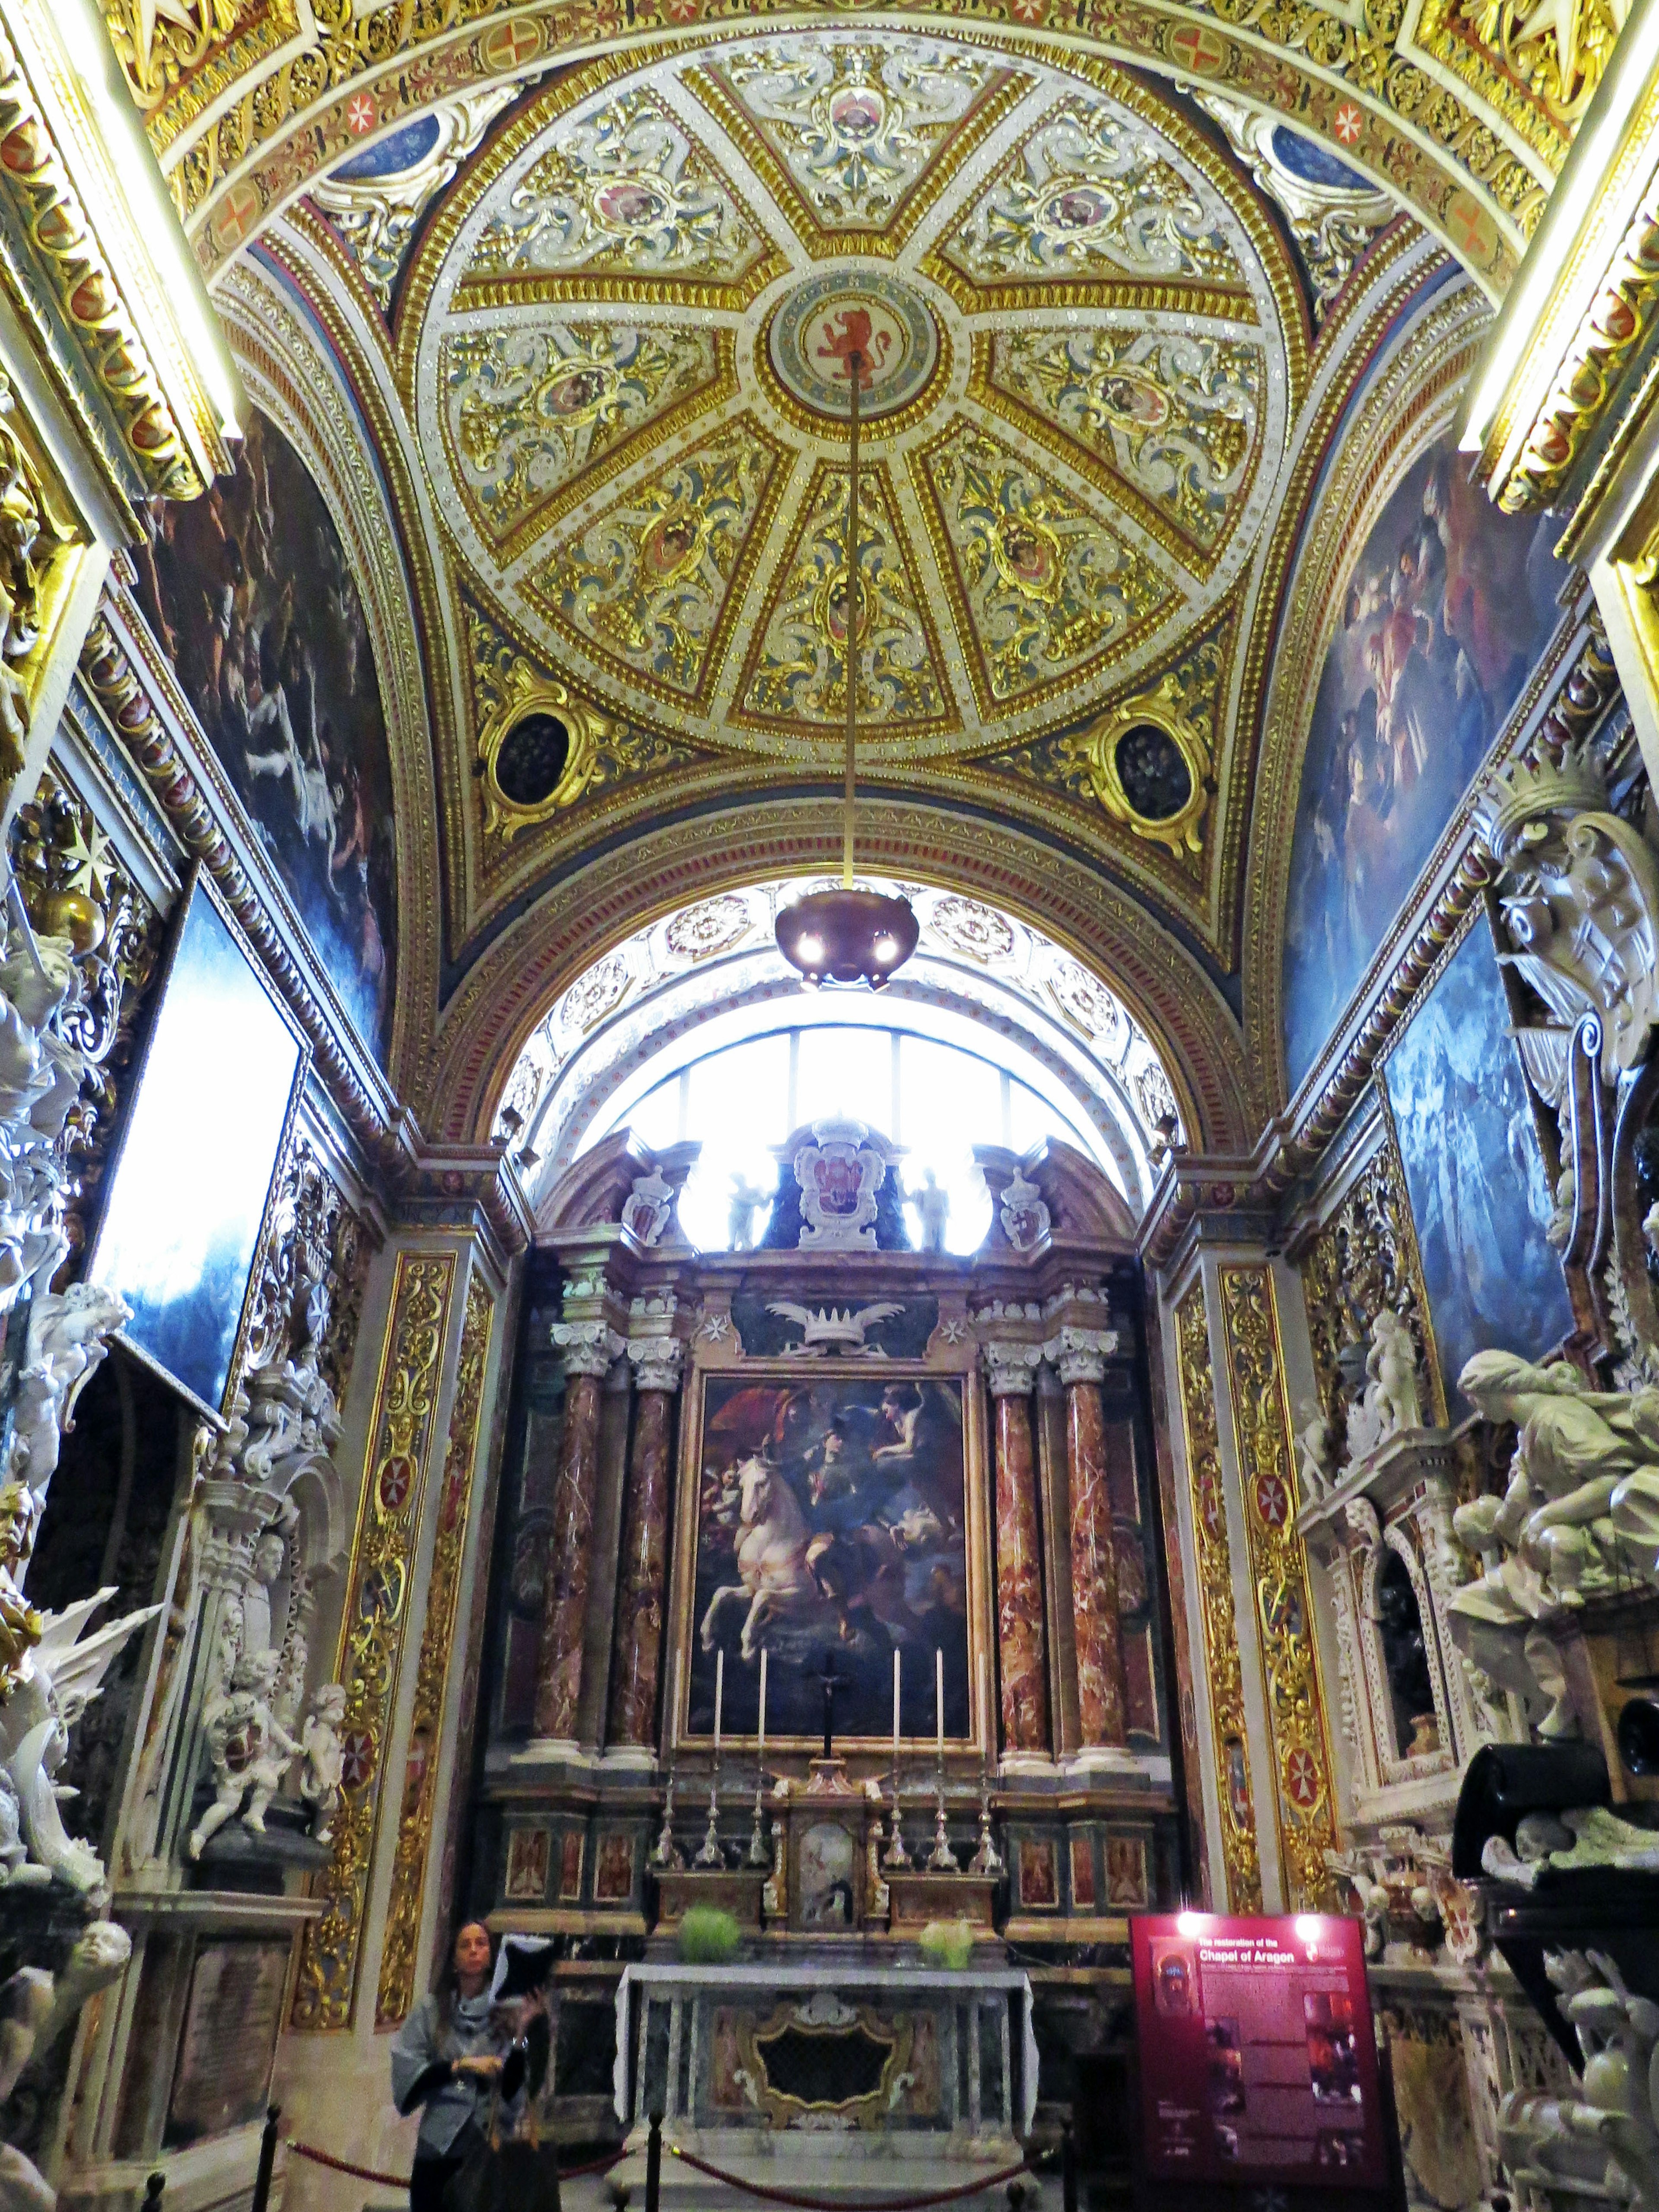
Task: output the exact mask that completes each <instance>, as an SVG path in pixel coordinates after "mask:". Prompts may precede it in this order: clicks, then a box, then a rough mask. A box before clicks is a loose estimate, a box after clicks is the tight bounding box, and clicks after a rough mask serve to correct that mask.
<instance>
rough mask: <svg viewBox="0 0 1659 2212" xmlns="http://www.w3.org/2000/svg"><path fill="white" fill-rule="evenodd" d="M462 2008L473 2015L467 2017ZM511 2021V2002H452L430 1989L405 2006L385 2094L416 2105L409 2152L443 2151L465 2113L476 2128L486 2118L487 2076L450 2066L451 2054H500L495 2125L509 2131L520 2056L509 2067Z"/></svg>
mask: <svg viewBox="0 0 1659 2212" xmlns="http://www.w3.org/2000/svg"><path fill="white" fill-rule="evenodd" d="M446 2012H447V2015H448V2017H447V2020H446V2017H445V2015H446ZM468 2014H473V2015H475V2017H474V2020H473V2021H471V2022H470V2021H468V2019H467V2017H466V2015H468ZM512 2044H513V2008H508V2009H507V2010H505V2011H501V2010H496V2011H491V2010H489V2009H487V2008H485V2009H482V2010H480V2009H479V2008H477V2007H476V2006H475V2005H466V2006H458V2005H457V2003H456V2002H455V2000H454V1999H453V1998H452V1999H450V2000H449V2001H448V2003H447V2005H446V2003H445V2002H444V2000H442V1999H441V1998H440V1997H438V1996H424V1997H422V1999H421V2001H420V2002H419V2003H418V2004H417V2005H416V2008H415V2009H414V2010H413V2012H411V2013H410V2015H409V2018H408V2019H407V2020H406V2021H404V2024H403V2026H402V2027H400V2028H399V2029H398V2033H397V2036H396V2038H395V2039H394V2040H393V2042H392V2098H393V2100H394V2101H395V2103H396V2105H397V2107H398V2111H399V2112H414V2111H415V2110H416V2107H417V2106H418V2107H419V2109H420V2114H421V2132H420V2136H419V2139H418V2140H417V2142H416V2147H415V2155H416V2158H447V2157H448V2156H449V2155H450V2154H451V2153H452V2152H453V2150H454V2149H455V2148H456V2145H457V2142H458V2139H459V2136H460V2135H461V2132H462V2130H464V2129H465V2126H466V2124H467V2123H468V2121H469V2120H476V2121H477V2124H478V2129H479V2131H480V2133H482V2132H483V2130H486V2129H487V2128H488V2127H489V2107H490V2100H491V2099H492V2097H493V2096H494V2094H495V2084H494V2083H493V2082H490V2081H484V2080H483V2079H482V2078H481V2077H480V2076H479V2075H476V2074H458V2073H455V2072H453V2070H452V2069H453V2064H454V2062H455V2060H456V2059H458V2058H482V2057H492V2058H506V2059H507V2069H505V2071H504V2073H503V2075H502V2080H501V2089H502V2096H501V2132H502V2134H503V2135H509V2136H510V2135H511V2134H512V2133H513V2129H514V2127H515V2125H516V2124H517V2121H518V2118H519V2115H520V2112H521V2111H522V2110H523V2107H524V2102H525V2093H524V2072H525V2069H524V2066H523V2064H522V2063H519V2064H518V2065H517V2066H516V2067H515V2066H514V2065H513V2060H512V2059H511V2058H510V2057H508V2056H507V2054H508V2052H509V2051H510V2050H511V2048H512ZM515 2074H516V2075H517V2079H516V2080H515V2079H514V2078H513V2077H514V2075H515ZM509 2091H510V2092H511V2093H510V2094H509V2093H508V2092H509ZM463 2148H464V2146H463Z"/></svg>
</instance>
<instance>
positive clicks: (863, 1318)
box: [853, 1306, 904, 1335]
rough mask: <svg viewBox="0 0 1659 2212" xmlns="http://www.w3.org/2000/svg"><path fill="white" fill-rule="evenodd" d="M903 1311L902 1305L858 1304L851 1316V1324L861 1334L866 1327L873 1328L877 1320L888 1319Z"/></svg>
mask: <svg viewBox="0 0 1659 2212" xmlns="http://www.w3.org/2000/svg"><path fill="white" fill-rule="evenodd" d="M903 1311H904V1308H903V1307H902V1306H860V1308H859V1310H858V1311H857V1312H856V1313H855V1314H854V1316H853V1326H854V1328H855V1329H857V1330H858V1331H859V1333H860V1335H862V1334H863V1332H864V1331H865V1330H866V1328H874V1326H875V1324H876V1323H877V1322H878V1321H890V1320H891V1319H892V1317H893V1316H894V1315H895V1314H902V1312H903Z"/></svg>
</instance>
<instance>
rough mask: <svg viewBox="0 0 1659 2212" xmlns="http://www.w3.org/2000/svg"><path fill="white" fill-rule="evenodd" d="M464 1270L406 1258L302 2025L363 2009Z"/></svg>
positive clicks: (363, 1540)
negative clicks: (372, 1881)
mask: <svg viewBox="0 0 1659 2212" xmlns="http://www.w3.org/2000/svg"><path fill="white" fill-rule="evenodd" d="M454 1278H455V1259H454V1255H453V1254H451V1253H440V1254H435V1255H429V1254H423V1253H414V1252H404V1253H401V1254H400V1255H398V1269H397V1275H396V1278H395V1280H394V1282H393V1285H392V1308H391V1315H390V1318H389V1320H388V1322H387V1325H386V1350H385V1352H384V1354H383V1357H382V1361H381V1367H380V1383H379V1387H378V1389H377V1390H376V1393H375V1410H374V1422H373V1425H372V1427H371V1430H370V1435H371V1436H372V1437H373V1439H374V1442H373V1444H372V1446H371V1449H370V1456H369V1462H368V1470H367V1473H366V1476H365V1480H364V1483H363V1490H362V1498H361V1500H360V1501H359V1504H358V1510H357V1528H356V1538H355V1540H354V1541H353V1544H352V1550H351V1565H350V1568H349V1572H348V1574H347V1577H346V1601H345V1612H344V1616H343V1620H342V1624H341V1630H340V1644H339V1651H338V1656H337V1664H336V1667H335V1670H334V1671H335V1673H336V1674H337V1676H338V1678H339V1679H340V1680H341V1681H343V1683H345V1684H346V1685H347V1705H346V1711H345V1717H344V1723H343V1726H342V1727H341V1728H340V1729H339V1731H338V1735H339V1741H340V1749H341V1754H342V1770H341V1776H340V1802H339V1805H338V1808H337V1811H336V1812H335V1814H334V1820H333V1832H334V1856H333V1858H332V1861H331V1863H330V1865H329V1866H328V1868H327V1869H325V1871H324V1873H323V1874H322V1875H320V1876H319V1878H318V1879H319V1893H320V1894H321V1896H322V1897H323V1899H324V1900H325V1910H324V1912H323V1915H322V1917H321V1918H320V1919H319V1920H316V1921H313V1922H312V1923H310V1924H309V1925H308V1926H307V1929H306V1934H305V1943H304V1948H303V1950H302V1952H301V1959H300V1967H299V1975H298V1979H297V1983H296V1985H295V1993H294V2002H293V2010H292V2015H291V2018H292V2022H293V2025H294V2026H295V2027H296V2028H336V2029H337V2028H344V2027H349V2026H350V2025H351V2023H352V2021H353V2019H354V2017H355V2016H356V2004H357V1977H358V1972H359V1968H360V1966H361V1962H362V1940H363V1931H364V1914H365V1911H366V1909H367V1905H368V1872H369V1867H370V1864H371V1862H372V1860H373V1858H374V1839H375V1837H376V1835H377V1834H378V1832H379V1829H380V1809H381V1804H382V1801H383V1798H384V1795H385V1790H386V1783H387V1779H388V1777H387V1773H386V1739H387V1735H388V1733H389V1731H390V1729H391V1726H392V1713H393V1710H394V1706H395V1702H396V1698H397V1689H398V1674H399V1671H400V1668H401V1665H402V1660H403V1648H404V1640H405V1637H406V1634H407V1630H408V1620H409V1603H408V1600H409V1582H410V1557H411V1554H412V1553H413V1551H414V1548H415V1541H416V1534H417V1532H418V1530H419V1528H420V1522H421V1509H422V1501H423V1499H424V1497H425V1494H426V1480H427V1471H428V1461H429V1458H430V1455H431V1451H432V1445H433V1421H434V1416H435V1413H436V1409H437V1399H438V1390H439V1386H440V1383H441V1379H442V1364H441V1363H442V1358H443V1347H444V1341H445V1338H446V1336H447V1331H448V1322H449V1309H450V1301H451V1298H452V1297H453V1292H454Z"/></svg>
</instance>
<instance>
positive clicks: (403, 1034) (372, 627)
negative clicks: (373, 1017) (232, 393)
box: [219, 264, 439, 1090]
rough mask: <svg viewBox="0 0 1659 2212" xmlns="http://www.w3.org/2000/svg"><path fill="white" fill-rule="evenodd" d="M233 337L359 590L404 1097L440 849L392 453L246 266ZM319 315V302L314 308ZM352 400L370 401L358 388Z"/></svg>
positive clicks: (264, 275)
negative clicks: (388, 877)
mask: <svg viewBox="0 0 1659 2212" xmlns="http://www.w3.org/2000/svg"><path fill="white" fill-rule="evenodd" d="M219 301H220V306H221V309H222V313H223V314H224V318H225V325H226V330H227V333H228V336H229V337H230V339H231V343H232V346H233V349H234V353H235V356H236V359H237V362H238V364H239V366H240V368H241V371H242V374H243V376H244V378H245V379H246V382H247V386H248V390H249V393H250V395H251V396H252V398H254V399H255V400H256V401H257V402H258V404H260V405H261V406H262V407H264V409H265V410H266V411H267V412H268V413H270V415H271V416H272V417H273V419H274V420H275V421H276V423H277V425H278V427H279V428H281V429H282V430H283V431H284V432H285V433H286V435H288V437H289V440H290V441H291V442H292V444H293V445H294V446H295V450H296V451H297V452H298V453H299V454H300V457H301V459H302V460H303V461H304V462H305V464H306V465H307V468H308V469H309V470H310V471H311V473H312V475H313V477H314V478H315V480H316V482H317V483H318V485H319V489H320V490H321V491H322V493H323V495H324V498H325V501H327V504H328V507H329V510H330V512H331V514H332V515H333V517H334V520H335V521H336V523H337V526H338V527H339V530H340V533H341V536H342V538H343V540H344V543H345V546H346V550H347V552H348V554H349V557H350V560H351V564H352V573H353V574H354V576H355V577H356V580H357V583H358V585H359V587H360V589H361V590H362V599H363V606H364V611H365V614H366V616H367V617H368V628H369V641H370V646H371V648H372V651H373V653H374V669H375V674H376V677H377V678H378V680H379V683H380V696H381V704H382V708H383V711H384V713H385V717H386V731H387V738H388V750H389V752H390V755H391V763H392V804H393V816H394V823H395V829H396V834H395V836H394V839H393V845H394V849H395V852H396V855H397V869H398V951H397V961H398V964H397V969H396V973H397V978H398V988H397V992H396V994H395V1001H394V1009H393V1016H392V1042H391V1048H390V1051H389V1054H388V1056H387V1072H388V1073H389V1075H390V1076H391V1079H392V1082H393V1084H394V1085H395V1086H396V1087H397V1088H398V1089H399V1090H402V1089H403V1087H404V1084H403V1074H404V1068H405V1066H406V1065H408V1064H409V1062H410V1060H411V1058H412V1056H413V1054H415V1053H416V1051H417V1050H418V1048H419V1044H420V1041H421V1039H422V1035H423V1033H424V1032H425V1031H426V1030H427V1027H428V1024H429V1022H430V1019H431V1014H430V1012H429V1009H430V1008H431V1007H432V1006H435V1003H436V999H437V991H438V931H437V924H438V874H439V858H438V847H437V839H436V836H435V833H434V829H433V826H432V825H433V822H434V815H435V796H436V794H435V791H434V788H433V783H432V758H433V752H434V750H435V748H434V746H433V744H432V742H431V739H430V737H429V735H428V731H429V707H428V702H429V699H430V697H431V696H432V692H431V690H429V689H428V684H427V681H426V678H425V673H424V671H425V665H426V655H425V653H424V651H423V649H422V634H421V626H420V621H419V614H418V610H417V604H416V597H415V594H414V593H413V592H412V591H411V587H410V575H409V572H408V570H407V569H406V568H405V565H404V558H403V555H404V550H405V548H406V547H407V545H408V544H409V542H410V539H409V533H408V532H406V531H405V530H404V529H402V528H400V527H399V526H398V525H399V518H398V515H397V513H396V506H395V501H392V502H390V511H388V510H389V501H388V491H389V486H388V483H387V482H386V479H385V478H383V477H382V476H381V474H380V471H378V470H377V469H376V468H375V466H374V460H375V459H382V460H384V457H385V452H386V447H385V444H384V442H382V441H379V440H377V441H376V443H377V447H378V452H377V453H373V454H371V453H370V452H369V451H368V450H366V449H365V447H364V443H363V441H362V435H361V433H360V429H359V426H358V422H357V419H356V412H355V410H354V409H353V407H352V404H351V401H350V399H349V398H348V395H347V392H346V391H345V390H344V389H343V387H342V385H341V382H340V379H339V375H338V373H337V367H336V364H334V363H333V362H330V361H329V360H328V359H327V358H326V356H325V355H324V353H323V352H322V350H321V349H320V348H319V346H318V344H317V342H316V338H315V335H314V333H313V331H312V330H311V328H310V327H309V325H308V324H307V322H306V321H305V320H303V319H301V316H300V315H298V314H297V313H295V309H294V307H293V306H292V305H291V304H290V302H289V300H288V299H286V298H284V297H283V288H282V286H281V284H280V283H279V282H277V281H276V280H274V279H273V278H272V277H271V276H270V274H269V273H268V272H267V271H264V270H258V269H257V268H256V267H255V265H254V264H248V265H247V266H246V268H243V269H240V270H235V271H234V272H233V273H232V275H231V277H230V279H229V280H228V283H226V284H225V285H223V286H222V287H221V289H220V293H219ZM311 304H312V305H313V307H315V308H317V310H318V311H319V312H321V311H322V303H319V302H315V301H313V302H312V303H311ZM354 382H355V396H356V398H357V399H358V400H359V401H360V402H362V400H363V398H364V397H365V392H364V388H363V386H362V383H361V382H356V380H354Z"/></svg>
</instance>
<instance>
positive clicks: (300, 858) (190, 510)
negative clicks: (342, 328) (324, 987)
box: [137, 407, 398, 1066]
mask: <svg viewBox="0 0 1659 2212" xmlns="http://www.w3.org/2000/svg"><path fill="white" fill-rule="evenodd" d="M145 521H146V525H147V528H146V535H145V538H144V540H143V543H142V544H140V546H139V548H138V552H137V564H138V598H139V601H140V604H141V605H143V610H144V612H145V615H146V617H148V619H149V623H150V626H151V628H152V629H154V630H155V635H156V638H157V641H158V642H159V643H160V645H161V648H162V650H163V651H164V652H165V653H167V656H168V658H169V659H171V661H172V662H173V667H174V669H175V671H177V674H178V677H179V683H180V684H181V685H182V687H183V689H184V691H185V696H187V697H188V699H189V701H190V703H191V706H192V707H193V708H195V710H196V719H197V721H198V722H200V724H201V726H202V730H203V733H204V736H205V737H206V738H207V740H208V743H209V744H210V745H211V746H212V748H213V750H214V751H215V752H216V754H217V756H218V758H219V762H220V764H221V766H222V768H223V769H224V771H225V774H226V775H227V776H228V778H229V779H230V781H231V783H232V784H233V785H234V787H235V790H236V793H237V796H238V797H239V798H240V800H241V802H242V805H243V807H244V809H245V810H246V814H247V817H248V820H249V822H250V823H251V824H252V829H253V833H254V835H255V836H256V837H257V838H258V841H259V842H260V843H261V845H262V846H263V847H264V850H265V851H266V853H267V854H269V855H270V859H271V860H272V861H273V863H274V864H275V866H276V872H277V874H278V876H279V877H280V878H282V882H283V888H284V889H285V890H287V892H288V894H289V897H290V898H291V899H292V900H293V902H294V904H295V908H297V910H298V912H299V915H300V919H301V922H302V923H303V924H304V926H305V929H306V932H307V935H308V936H309V937H310V939H311V941H312V944H313V945H314V946H315V948H316V951H317V956H318V958H319V961H320V962H321V963H322V965H323V967H324V969H325V970H326V972H327V975H328V977H329V981H331V983H332V985H333V986H334V988H335V990H336V991H337V993H338V994H339V996H340V998H341V1000H343V1003H344V1005H345V1007H346V1009H347V1012H349V1015H350V1017H351V1019H352V1022H353V1024H354V1026H355V1027H356V1030H357V1032H358V1034H359V1035H360V1036H362V1039H363V1041H364V1042H365V1043H366V1044H367V1045H368V1047H369V1048H370V1050H371V1051H372V1052H374V1054H376V1056H377V1057H378V1058H379V1060H380V1062H381V1064H382V1066H384V1065H385V1063H386V1056H387V1052H388V1049H389V1047H390V1042H391V1033H392V996H393V989H394V983H395V975H394V967H395V962H396V958H397V945H398V913H397V868H396V864H395V859H394V853H393V845H392V757H391V753H390V750H389V748H388V745H387V742H386V715H385V712H384V710H383V708H382V706H381V703H380V684H379V682H378V680H377V679H376V677H375V672H374V654H373V653H372V651H371V650H370V646H369V636H368V622H367V620H366V619H365V617H364V613H363V605H362V598H361V596H360V594H359V592H358V590H357V585H356V579H355V578H354V576H353V575H352V573H351V569H350V567H349V563H348V562H347V560H346V556H345V549H344V547H343V544H341V542H340V533H339V531H338V529H337V527H336V526H335V522H334V518H333V516H332V515H331V513H329V511H328V508H327V507H326V506H325V504H324V501H323V498H322V495H321V494H320V493H319V490H318V489H317V486H316V484H315V483H313V481H312V477H311V475H310V472H309V471H308V470H307V467H306V465H305V463H304V462H303V461H302V460H301V459H300V456H299V455H298V453H295V450H294V448H293V447H292V446H291V445H290V444H289V441H288V440H287V439H286V438H285V437H284V436H283V434H282V432H281V431H280V430H279V429H278V428H276V424H275V423H274V422H271V420H270V417H269V416H266V415H263V414H261V412H260V411H259V410H258V408H257V407H254V408H250V409H249V410H248V418H247V435H246V438H245V439H244V441H243V443H242V446H241V449H240V452H239V453H238V455H237V459H236V467H235V470H234V473H233V474H232V475H230V476H228V477H220V479H219V480H218V482H217V483H215V484H213V485H212V486H211V487H210V489H209V490H208V492H207V495H206V496H205V497H204V498H202V499H196V500H188V501H167V500H154V501H151V502H150V503H149V507H148V508H147V509H146V511H145Z"/></svg>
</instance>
